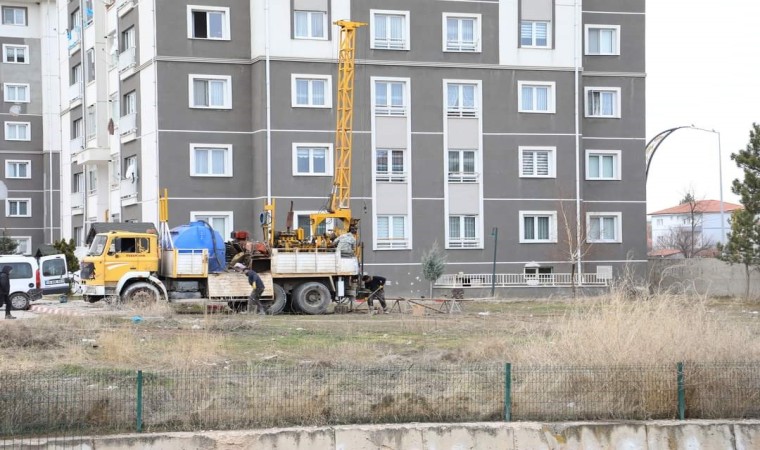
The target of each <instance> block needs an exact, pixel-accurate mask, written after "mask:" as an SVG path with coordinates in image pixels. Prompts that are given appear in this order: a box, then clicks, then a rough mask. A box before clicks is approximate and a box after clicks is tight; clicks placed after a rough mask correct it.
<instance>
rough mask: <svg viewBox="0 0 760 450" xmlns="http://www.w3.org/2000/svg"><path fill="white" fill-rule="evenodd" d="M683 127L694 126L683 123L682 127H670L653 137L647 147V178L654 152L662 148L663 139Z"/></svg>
mask: <svg viewBox="0 0 760 450" xmlns="http://www.w3.org/2000/svg"><path fill="white" fill-rule="evenodd" d="M681 128H692V126H691V125H682V126H680V127H675V128H670V129H668V130H665V131H662V132H660V133H659V134H658V135H657V136H655V137H653V138H652V139H651V140H650V141H649V142H648V143H647V146H646V147H645V150H646V153H645V154H646V164H647V169H646V174H645V179H648V178H649V166H650V165H651V164H652V158H654V154H655V153H656V152H657V149H658V148H660V144H662V141H664V140H665V139H667V138H668V136H670V135H671V134H673V133H674V132H675V131H676V130H680V129H681Z"/></svg>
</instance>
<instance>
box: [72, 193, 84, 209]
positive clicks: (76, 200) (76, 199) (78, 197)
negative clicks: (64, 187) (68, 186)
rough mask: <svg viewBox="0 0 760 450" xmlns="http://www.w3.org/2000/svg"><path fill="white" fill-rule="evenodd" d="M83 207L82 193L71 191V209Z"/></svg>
mask: <svg viewBox="0 0 760 450" xmlns="http://www.w3.org/2000/svg"><path fill="white" fill-rule="evenodd" d="M83 207H84V193H83V192H72V193H71V209H81V208H83Z"/></svg>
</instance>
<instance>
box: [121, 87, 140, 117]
mask: <svg viewBox="0 0 760 450" xmlns="http://www.w3.org/2000/svg"><path fill="white" fill-rule="evenodd" d="M130 114H137V91H129V92H127V93H126V94H124V114H122V116H128V115H130Z"/></svg>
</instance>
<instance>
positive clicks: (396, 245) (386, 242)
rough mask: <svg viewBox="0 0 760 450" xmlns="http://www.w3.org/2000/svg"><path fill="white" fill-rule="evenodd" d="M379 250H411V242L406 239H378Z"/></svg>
mask: <svg viewBox="0 0 760 450" xmlns="http://www.w3.org/2000/svg"><path fill="white" fill-rule="evenodd" d="M377 248H378V249H402V248H409V240H408V239H406V238H396V239H394V238H390V239H378V240H377Z"/></svg>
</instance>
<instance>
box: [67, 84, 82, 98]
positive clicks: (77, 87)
mask: <svg viewBox="0 0 760 450" xmlns="http://www.w3.org/2000/svg"><path fill="white" fill-rule="evenodd" d="M81 99H82V82H81V81H77V82H76V83H74V84H71V85H69V103H73V102H75V101H77V100H81Z"/></svg>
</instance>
